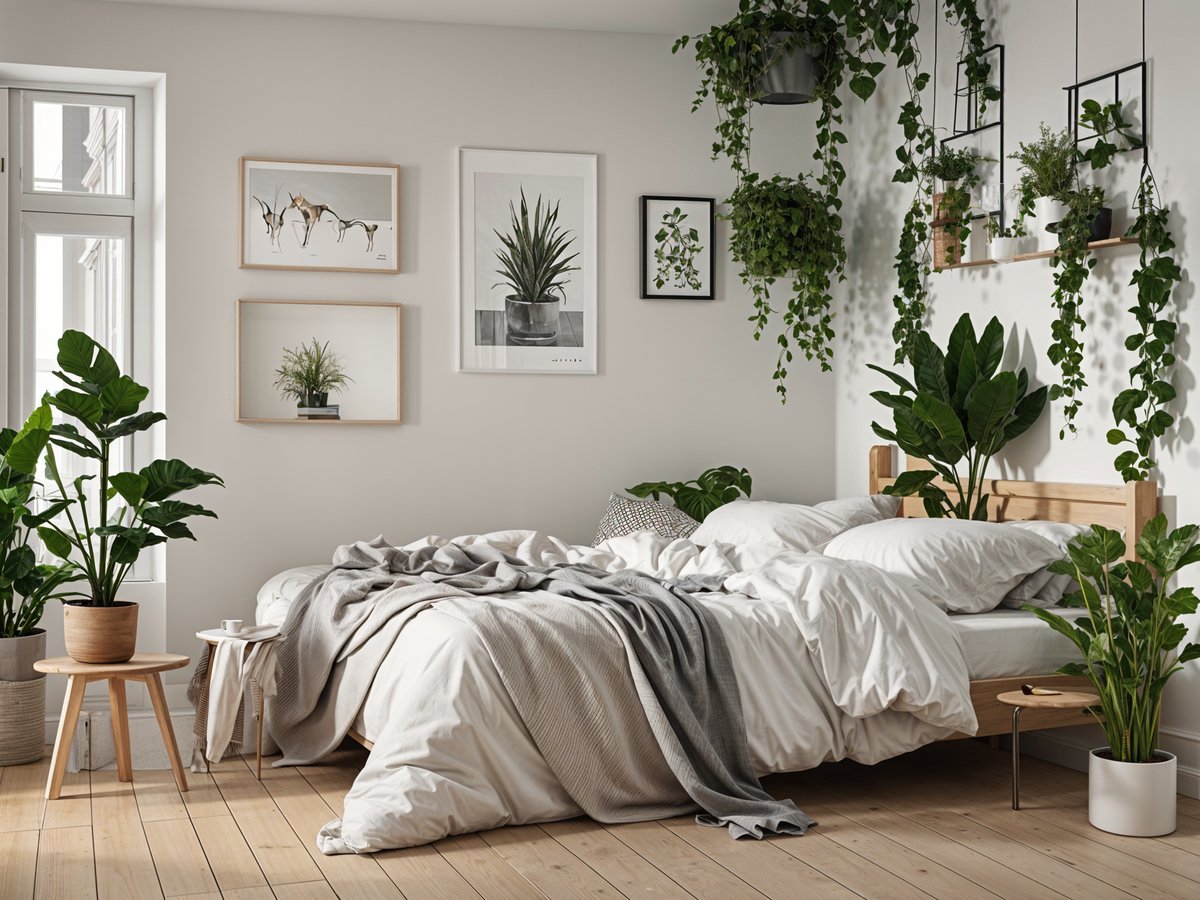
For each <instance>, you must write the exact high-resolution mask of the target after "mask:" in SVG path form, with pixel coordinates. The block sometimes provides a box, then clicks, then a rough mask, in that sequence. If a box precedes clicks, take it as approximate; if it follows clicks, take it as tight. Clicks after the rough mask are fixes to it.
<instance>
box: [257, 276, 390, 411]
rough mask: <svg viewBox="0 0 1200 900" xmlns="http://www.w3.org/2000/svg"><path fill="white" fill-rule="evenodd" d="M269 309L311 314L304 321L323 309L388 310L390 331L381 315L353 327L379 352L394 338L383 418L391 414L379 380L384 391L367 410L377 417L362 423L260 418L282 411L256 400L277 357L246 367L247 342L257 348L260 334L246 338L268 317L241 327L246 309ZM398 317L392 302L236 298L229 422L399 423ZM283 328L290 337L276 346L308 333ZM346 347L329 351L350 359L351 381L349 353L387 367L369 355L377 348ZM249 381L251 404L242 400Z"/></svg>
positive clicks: (283, 339)
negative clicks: (269, 410)
mask: <svg viewBox="0 0 1200 900" xmlns="http://www.w3.org/2000/svg"><path fill="white" fill-rule="evenodd" d="M271 307H298V308H300V309H301V310H303V311H308V310H311V311H312V313H313V315H311V316H309V318H310V319H315V318H319V315H318V309H317V308H326V309H324V311H325V312H328V309H327V308H333V309H338V310H364V311H368V312H383V311H387V310H393V311H394V317H395V326H394V330H392V329H391V327H390V323H388V322H387V319H388V318H389V317H388V316H386V315H365V316H363V317H362V318H363V321H362V322H360V323H356V327H359V328H361V329H363V334H364V336H366V338H367V339H368V340H371V341H374V342H376V343H377V344H379V346H380V347H382V346H383V345H390V343H391V337H390V336H391V335H392V334H394V337H395V357H394V358H395V384H394V388H395V395H394V397H395V399H394V415H389V413H391V412H392V409H393V407H392V406H391V405H390V401H389V400H388V398H387V392H388V390H389V389H390V388H391V382H390V379H387V378H385V379H384V380H383V381H382V382H381V383H383V384H385V385H386V386H387V388H385V389H383V396H382V397H381V398H380V399H378V400H375V401H373V402H372V405H371V408H373V409H379V410H380V412H379V413H378V414H372V415H369V416H364V417H362V418H301V417H300V416H298V415H297V416H287V415H282V414H279V415H265V414H263V409H264V406H266V407H268V408H275V407H278V408H282V407H279V404H278V403H274V404H272V403H268V402H266V401H264V399H263V397H262V395H263V393H264V391H265V388H264V386H263V379H264V378H265V377H267V376H266V375H265V374H264V373H266V372H269V371H270V367H273V366H274V365H275V360H276V359H277V357H271V358H270V359H269V360H268V362H269V366H268V365H267V364H265V363H264V362H263V361H261V360H256V361H255V362H254V363H252V364H249V365H248V364H247V360H246V355H247V354H248V353H249V352H251V347H250V346H249V345H250V343H251V342H252V341H258V342H259V343H261V342H262V338H261V333H259V334H251V332H252V331H254V330H255V328H254V325H255V324H257V325H260V326H262V325H264V324H270V322H269V319H270V318H271V317H266V318H267V320H268V321H267V322H265V323H263V322H259V323H251V325H248V324H247V318H248V315H249V312H250V311H251V310H256V311H257V310H260V309H266V308H271ZM260 318H261V317H260ZM275 318H276V319H279V318H280V317H279V316H276V317H275ZM403 318H404V317H403V305H402V304H400V303H396V302H392V301H373V300H262V299H239V300H238V301H237V328H236V348H235V359H236V362H235V364H236V367H237V369H236V375H235V379H234V390H235V392H236V395H235V416H234V417H235V420H236V421H238V422H242V423H253V424H280V425H297V424H299V425H399V424H401V423H402V421H403V420H402V416H401V413H402V409H403V388H404V379H403V371H404V353H403V337H404V329H403ZM297 319H298V320H299V321H303V319H300V317H298V316H297ZM288 324H290V325H291V332H292V334H293V336H292V337H291V338H286V337H285V338H281V339H280V341H279V342H280V343H281V346H287V344H289V343H293V342H295V341H296V337H295V336H294V335H295V334H308V331H307V330H298V328H299V326H298V325H297V324H296V323H295V322H292V323H288ZM263 330H264V328H263V327H259V328H258V332H261V331H263ZM349 343H350V344H351V345H352V346H350V347H347V346H341V347H335V348H334V352H337V353H338V354H339V355H341V356H343V357H350V358H351V364H350V365H349V366H348V367H347V369H348V373H349V374H351V377H353V371H354V366H353V362H352V360H353V354H354V353H355V351H356V349H357V350H358V352H360V353H362V352H363V351H364V349H366V351H367V355H368V356H369V357H370V359H371V360H372V364H373V365H374V366H375V367H376V368H379V367H381V366H382V367H383V368H385V369H386V368H387V364H386V363H385V362H381V360H380V358H379V357H378V354H377V353H376V352H375V351H377V350H378V349H379V347H372V348H363V347H361V346H359V347H357V348H356V347H355V346H353V344H354V342H353V341H351V342H349ZM250 369H253V370H254V372H253V373H251V372H249V371H248V370H250ZM251 377H253V378H254V379H255V382H256V387H255V390H256V392H257V394H258V397H257V398H254V399H252V398H248V397H247V396H246V394H247V388H248V382H249V380H250V378H251ZM351 390H352V388H351ZM280 402H283V401H280ZM381 404H383V405H384V406H385V407H386V408H383V407H381ZM340 405H341V404H340V403H339V406H340Z"/></svg>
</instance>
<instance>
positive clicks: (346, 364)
mask: <svg viewBox="0 0 1200 900" xmlns="http://www.w3.org/2000/svg"><path fill="white" fill-rule="evenodd" d="M400 312H401V307H400V304H399V303H390V302H381V303H374V302H365V301H357V300H239V301H238V304H237V420H238V421H239V422H279V423H287V424H321V425H339V424H359V425H398V424H400V399H401V394H400V389H401V377H400V376H401V355H400V339H401V330H400Z"/></svg>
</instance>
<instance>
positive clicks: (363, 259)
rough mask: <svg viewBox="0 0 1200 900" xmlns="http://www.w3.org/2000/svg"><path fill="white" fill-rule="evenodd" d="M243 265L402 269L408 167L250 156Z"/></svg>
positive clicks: (244, 178)
mask: <svg viewBox="0 0 1200 900" xmlns="http://www.w3.org/2000/svg"><path fill="white" fill-rule="evenodd" d="M240 166H241V170H240V179H239V182H240V185H241V189H240V198H241V230H240V234H241V251H240V252H241V266H242V268H245V269H310V270H313V271H319V272H383V273H387V274H391V275H395V274H396V273H398V272H399V271H400V254H399V230H398V223H399V221H400V167H399V166H393V165H350V164H345V163H329V162H296V161H291V160H281V159H255V158H251V157H242V159H241V162H240Z"/></svg>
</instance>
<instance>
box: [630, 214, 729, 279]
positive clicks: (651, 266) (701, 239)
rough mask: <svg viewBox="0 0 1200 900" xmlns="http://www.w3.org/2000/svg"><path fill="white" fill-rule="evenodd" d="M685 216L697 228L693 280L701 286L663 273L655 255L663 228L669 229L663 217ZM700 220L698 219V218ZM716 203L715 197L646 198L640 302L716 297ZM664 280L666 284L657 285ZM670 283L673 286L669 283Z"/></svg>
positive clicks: (641, 224)
mask: <svg viewBox="0 0 1200 900" xmlns="http://www.w3.org/2000/svg"><path fill="white" fill-rule="evenodd" d="M674 211H680V212H682V214H683V216H684V219H691V221H690V222H689V223H687V224H688V225H689V226H690V227H691V228H695V229H696V232H697V235H696V240H697V243H698V245H699V249H698V251H697V252H696V253H695V255H694V257H693V258H694V261H695V265H694V266H693V267H692V271H691V278H693V279H696V280H698V282H699V284H698V286H696V285H689V284H688V283H687V280H686V276H680V275H679V274H678V273H676V274H675V276H674V277H672V276H671V275H670V274H668V273H667V272H666V271H663V270H662V266H661V264H660V263H659V261H658V259H657V257H656V255H655V251H656V248H657V247H658V245H659V243H660V242H658V241H656V240H655V238H656V236H657V235H658V234H659V233H661V230H662V229H663V228H667V227H670V223H668V222H667V221H666V220H664V214H665V215H670V213H672V212H674ZM697 216H699V217H698V218H697ZM716 224H717V200H716V198H715V197H684V196H673V195H669V194H668V195H662V194H643V195H642V197H641V203H640V209H639V234H640V235H641V241H640V253H641V298H642V299H643V300H712V299H714V298H715V297H716V276H717V254H716V248H715V247H714V246H713V244H714V240H715V236H716ZM660 276H662V277H663V280H664V283H663V284H662V285H661V286H660V285H659V284H658V283H657V282H658V281H659V279H660ZM667 278H669V279H670V283H668V282H667V281H666V279H667Z"/></svg>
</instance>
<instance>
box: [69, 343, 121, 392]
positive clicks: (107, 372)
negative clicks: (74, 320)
mask: <svg viewBox="0 0 1200 900" xmlns="http://www.w3.org/2000/svg"><path fill="white" fill-rule="evenodd" d="M58 365H59V367H60V368H61V369H62V370H63V371H65V372H67V373H69V374H71V375H74V376H76V377H77V378H80V379H82V380H83V381H86V382H89V383H91V384H94V385H96V386H97V387H99V388H100V389H101V390H103V389H104V388H105V387H106V386H107V385H108V384H109V383H110V382H113V381H115V380H116V379H118V378H119V377H121V370H120V368H118V366H117V362H116V360H114V359H113V357H112V354H111V353H109V352H108V351H107V350H105V349H104V348H103V347H101V346H100V345H99V344H97V343H96V342H95V341H94V340H93V339H92V338H91V337H90V336H89V335H86V334H84V333H83V332H82V331H66V332H64V333H63V336H62V337H61V338H59V340H58Z"/></svg>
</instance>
